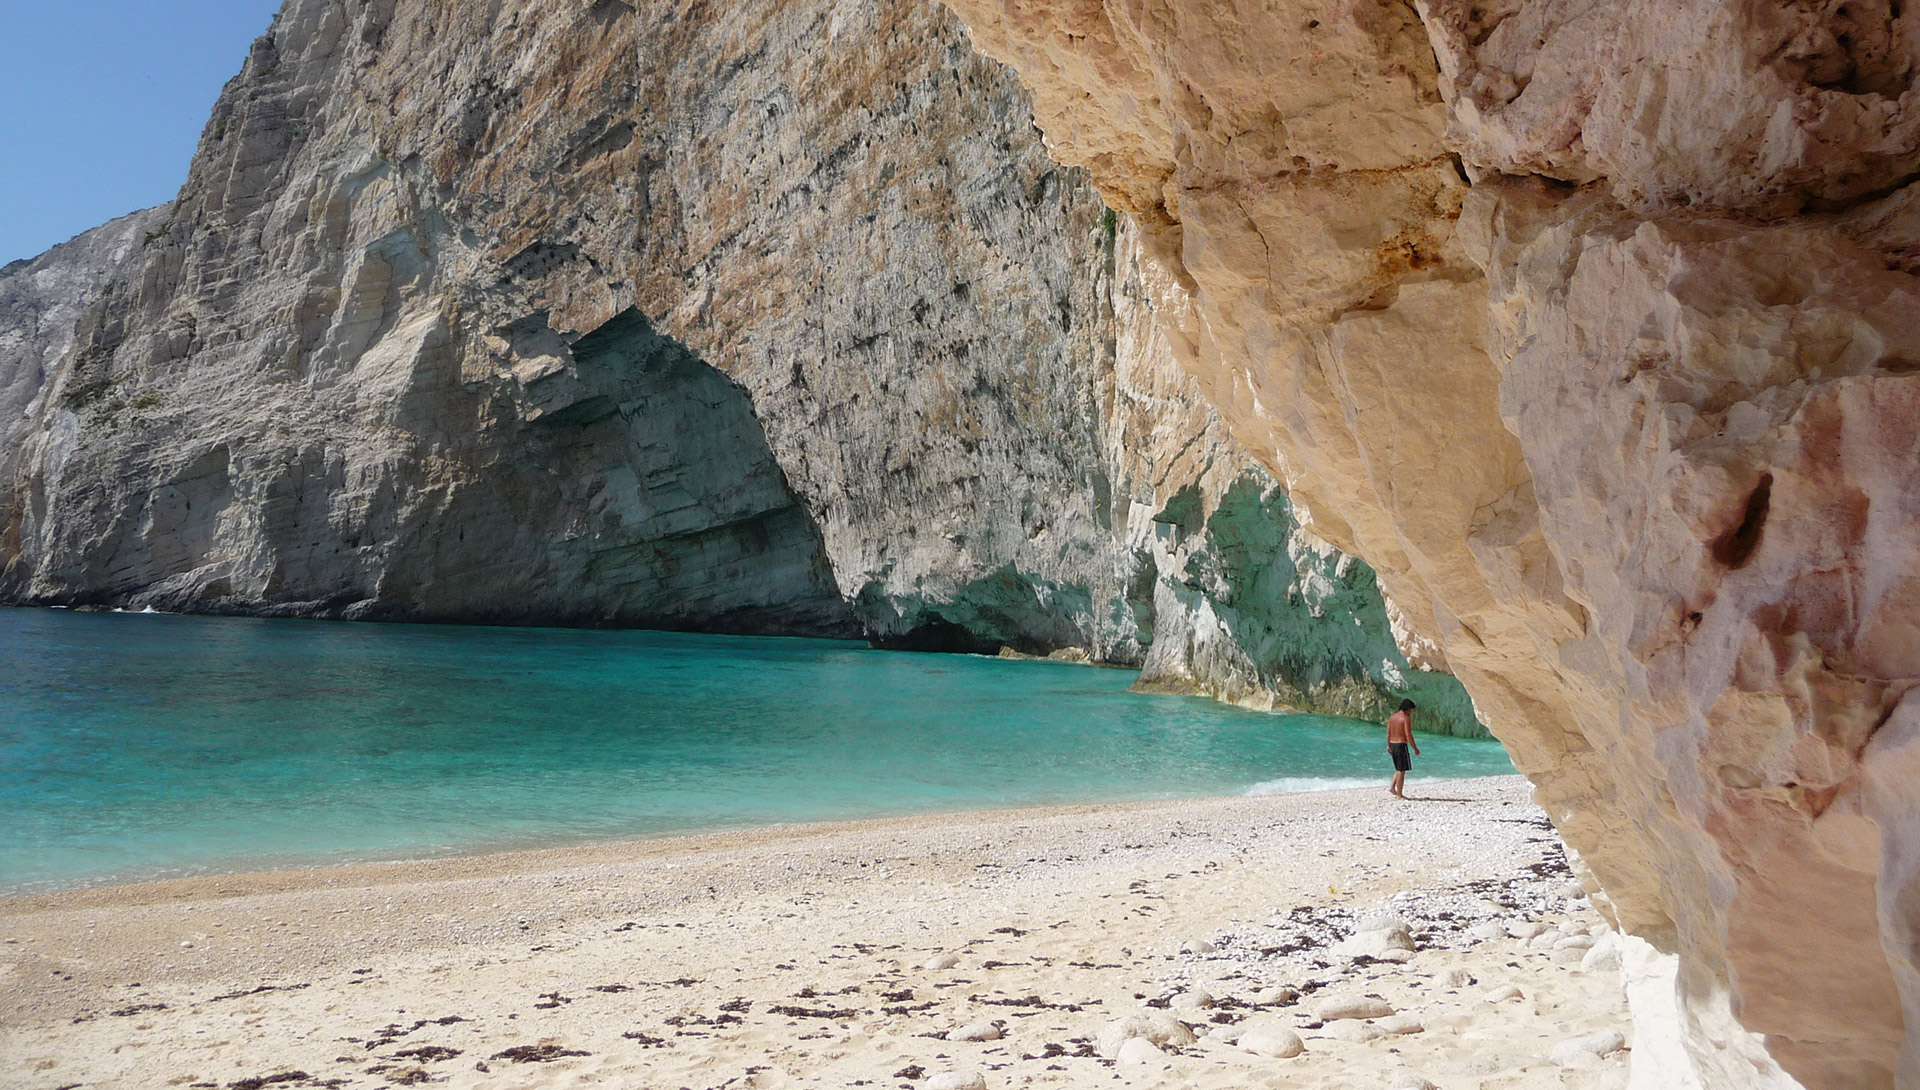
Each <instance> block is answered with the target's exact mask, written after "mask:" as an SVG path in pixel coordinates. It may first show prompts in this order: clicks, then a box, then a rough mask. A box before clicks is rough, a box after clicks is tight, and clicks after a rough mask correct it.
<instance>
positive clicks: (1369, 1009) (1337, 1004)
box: [1313, 995, 1393, 1022]
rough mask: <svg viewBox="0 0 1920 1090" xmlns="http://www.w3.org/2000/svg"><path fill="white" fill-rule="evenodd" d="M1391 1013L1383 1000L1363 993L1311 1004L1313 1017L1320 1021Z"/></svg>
mask: <svg viewBox="0 0 1920 1090" xmlns="http://www.w3.org/2000/svg"><path fill="white" fill-rule="evenodd" d="M1392 1013H1393V1008H1392V1007H1391V1006H1389V1005H1388V1004H1387V1003H1386V1002H1385V1001H1383V1000H1379V999H1374V998H1373V997H1371V996H1365V995H1354V996H1333V997H1330V998H1327V999H1322V1000H1321V1001H1319V1002H1318V1003H1315V1004H1314V1005H1313V1016H1314V1018H1316V1019H1318V1020H1320V1021H1322V1022H1332V1021H1336V1020H1339V1019H1349V1018H1363V1019H1364V1018H1385V1017H1387V1016H1388V1015H1390V1014H1392Z"/></svg>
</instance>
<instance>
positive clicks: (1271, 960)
mask: <svg viewBox="0 0 1920 1090" xmlns="http://www.w3.org/2000/svg"><path fill="white" fill-rule="evenodd" d="M1419 794H1420V800H1419V801H1414V802H1409V803H1406V804H1391V803H1390V800H1387V799H1386V798H1385V792H1384V786H1383V787H1382V789H1381V790H1379V791H1377V792H1376V791H1372V790H1352V791H1328V792H1314V793H1307V794H1291V795H1287V794H1276V795H1265V796H1238V797H1228V798H1222V799H1207V800H1178V801H1159V802H1142V803H1128V804H1119V805H1104V806H1100V805H1095V806H1069V807H1050V808H1042V809H1019V810H1002V811H994V812H986V813H981V812H974V813H969V814H962V815H921V816H914V817H907V818H891V819H871V820H865V821H857V822H839V823H822V824H810V825H802V826H785V827H775V828H762V829H756V830H751V831H736V832H725V833H707V834H700V835H696V836H691V837H671V838H658V839H649V840H641V841H623V842H618V843H608V844H600V845H591V846H585V847H574V848H555V849H542V850H536V851H527V852H514V853H506V854H499V855H492V856H468V857H460V858H452V859H444V860H430V861H425V862H414V863H385V864H361V865H356V866H350V867H343V868H325V869H313V870H305V871H272V872H259V873H255V874H248V875H222V876H205V877H195V878H186V879H174V880H169V881H164V882H157V883H146V884H140V885H126V886H109V887H96V888H93V889H88V890H79V891H72V892H68V893H63V894H35V895H29V896H25V897H16V898H9V899H6V900H0V1075H4V1076H5V1078H0V1081H4V1082H6V1083H7V1085H9V1086H16V1085H17V1086H20V1087H22V1088H23V1090H35V1088H42V1087H44V1090H55V1088H56V1087H61V1086H68V1085H72V1084H74V1083H80V1084H82V1085H84V1086H85V1087H88V1088H89V1090H91V1088H94V1087H134V1086H158V1085H177V1086H183V1087H192V1086H195V1085H196V1084H198V1085H200V1086H203V1087H204V1086H207V1085H212V1086H215V1087H220V1088H224V1090H231V1088H234V1087H248V1086H266V1085H274V1086H281V1085H284V1086H288V1087H295V1086H330V1087H331V1086H341V1087H346V1086H352V1087H384V1086H391V1085H412V1084H414V1083H421V1082H436V1083H439V1082H445V1083H446V1084H448V1085H450V1086H454V1087H480V1086H513V1087H545V1086H562V1085H564V1086H576V1085H583V1084H587V1083H593V1082H610V1083H613V1084H615V1085H635V1086H640V1085H644V1086H668V1087H680V1086H687V1087H694V1088H708V1087H719V1086H723V1085H726V1086H732V1087H743V1088H744V1087H756V1088H760V1090H774V1088H785V1087H800V1086H851V1085H874V1086H889V1087H897V1086H902V1085H905V1086H909V1087H912V1088H915V1090H930V1088H931V1087H932V1086H934V1085H936V1083H935V1082H934V1076H938V1075H943V1074H945V1075H954V1076H956V1077H965V1078H971V1076H973V1075H978V1076H980V1078H981V1079H982V1081H983V1082H984V1083H985V1085H987V1086H989V1087H993V1088H998V1087H1010V1086H1028V1085H1033V1086H1041V1085H1053V1084H1057V1085H1066V1086H1077V1085H1086V1084H1089V1083H1091V1082H1093V1081H1113V1080H1115V1079H1119V1080H1122V1081H1123V1082H1124V1083H1125V1084H1128V1085H1134V1084H1138V1085H1154V1086H1158V1085H1163V1084H1164V1085H1169V1086H1176V1085H1188V1084H1191V1085H1194V1086H1197V1087H1200V1088H1202V1090H1213V1088H1218V1090H1227V1088H1228V1087H1234V1088H1237V1087H1242V1086H1250V1085H1279V1084H1281V1083H1278V1082H1274V1080H1275V1079H1280V1080H1282V1081H1283V1082H1284V1084H1285V1085H1300V1086H1325V1087H1328V1088H1333V1087H1345V1086H1354V1087H1360V1086H1370V1087H1381V1086H1387V1085H1398V1084H1399V1083H1398V1082H1397V1081H1395V1080H1397V1079H1398V1077H1399V1075H1400V1074H1402V1073H1405V1072H1406V1071H1418V1072H1422V1073H1423V1074H1422V1075H1421V1076H1420V1077H1421V1078H1426V1079H1430V1080H1433V1081H1435V1082H1436V1083H1438V1084H1439V1085H1454V1084H1456V1083H1459V1082H1460V1081H1461V1079H1463V1078H1466V1077H1467V1075H1468V1073H1469V1072H1474V1073H1475V1074H1473V1075H1472V1081H1470V1082H1468V1083H1466V1084H1468V1085H1486V1086H1490V1087H1508V1086H1513V1087H1518V1086H1526V1085H1538V1084H1539V1080H1540V1079H1541V1078H1544V1077H1547V1076H1548V1075H1549V1074H1551V1076H1552V1078H1554V1079H1556V1080H1558V1082H1557V1083H1556V1084H1557V1085H1565V1086H1572V1087H1593V1088H1595V1090H1598V1088H1600V1087H1607V1086H1614V1085H1617V1084H1618V1081H1619V1080H1620V1079H1622V1078H1624V1063H1623V1059H1622V1053H1621V1052H1620V1051H1619V1050H1618V1049H1617V1048H1610V1049H1607V1050H1606V1052H1607V1053H1608V1055H1607V1057H1606V1058H1602V1056H1601V1055H1600V1054H1598V1053H1596V1054H1594V1055H1592V1056H1586V1055H1585V1054H1584V1053H1583V1054H1581V1056H1580V1057H1574V1058H1572V1059H1569V1058H1568V1057H1567V1056H1564V1055H1562V1054H1561V1053H1560V1052H1556V1051H1555V1049H1556V1048H1557V1047H1558V1045H1559V1044H1561V1043H1563V1042H1562V1038H1563V1037H1569V1036H1573V1035H1576V1034H1586V1035H1589V1036H1591V1035H1593V1034H1596V1033H1599V1034H1607V1033H1612V1032H1615V1031H1620V1030H1624V1028H1625V1027H1626V1025H1627V1024H1628V1020H1627V1015H1626V1011H1625V1004H1624V1001H1623V999H1622V997H1621V994H1620V985H1619V980H1618V972H1617V971H1611V972H1610V971H1608V969H1607V967H1606V966H1604V965H1596V966H1592V967H1590V970H1591V971H1590V970H1589V969H1583V968H1582V967H1581V963H1582V962H1583V961H1584V960H1587V955H1586V952H1587V950H1588V948H1590V947H1593V946H1595V945H1604V943H1605V942H1606V941H1607V939H1606V932H1605V929H1604V925H1603V924H1602V923H1601V921H1600V919H1599V917H1598V916H1597V915H1596V914H1595V913H1594V912H1593V910H1592V909H1591V907H1590V906H1587V905H1586V903H1585V902H1584V900H1580V899H1578V898H1571V899H1570V898H1569V897H1568V894H1569V893H1570V892H1572V893H1577V892H1578V890H1577V889H1571V890H1570V889H1569V888H1568V886H1567V874H1566V871H1565V863H1564V857H1563V856H1562V855H1561V849H1560V846H1559V841H1558V838H1557V837H1555V836H1554V835H1553V834H1552V832H1551V830H1550V828H1549V827H1548V826H1547V825H1546V823H1545V820H1544V816H1543V815H1541V814H1540V813H1539V811H1538V810H1537V809H1536V808H1534V807H1533V806H1532V804H1531V802H1530V801H1529V798H1530V789H1529V787H1528V786H1527V784H1526V783H1525V781H1524V780H1522V779H1521V778H1520V777H1517V776H1513V777H1489V778H1481V779H1472V780H1453V781H1430V782H1429V783H1428V784H1425V785H1422V789H1421V791H1420V793H1419ZM1393 917H1397V918H1393ZM1516 934H1525V935H1526V938H1524V939H1519V938H1514V937H1513V936H1514V935H1516ZM1408 948H1411V949H1408ZM1506 988H1511V989H1514V990H1515V993H1516V994H1514V995H1504V992H1502V990H1503V989H1506ZM1495 992H1502V995H1503V997H1502V998H1497V999H1490V998H1489V996H1490V995H1492V994H1493V993H1495ZM1202 993H1204V994H1202ZM1369 996H1371V997H1373V998H1372V999H1371V1000H1370V1003H1371V1004H1372V1005H1373V1007H1374V1008H1375V1009H1373V1013H1372V1016H1371V1017H1351V1018H1343V1017H1335V1016H1333V1015H1331V1014H1329V1013H1328V1008H1327V1006H1326V1004H1328V1003H1329V1002H1331V1001H1332V1000H1334V999H1341V1000H1343V1001H1345V1000H1352V1001H1354V1002H1358V1001H1359V1000H1362V999H1366V998H1367V997H1369ZM1380 1005H1385V1006H1390V1007H1392V1008H1393V1010H1392V1013H1391V1014H1382V1013H1380V1010H1379V1009H1377V1008H1378V1007H1379V1006H1380ZM1363 1006H1364V1005H1363ZM1363 1013H1364V1012H1363ZM1169 1020H1172V1021H1176V1022H1179V1023H1180V1028H1179V1029H1178V1030H1177V1031H1175V1030H1173V1029H1171V1028H1170V1027H1169V1024H1168V1023H1169ZM1129 1027H1130V1028H1129ZM1156 1027H1157V1028H1156ZM1116 1035H1119V1036H1120V1038H1121V1040H1118V1041H1109V1040H1107V1039H1108V1038H1113V1037H1115V1036H1116ZM1156 1035H1158V1036H1159V1038H1160V1039H1159V1040H1158V1041H1157V1042H1152V1043H1148V1042H1149V1041H1150V1040H1151V1039H1152V1038H1154V1037H1155V1036H1156ZM1287 1035H1295V1036H1297V1037H1298V1038H1299V1043H1300V1044H1301V1048H1302V1051H1301V1052H1300V1053H1299V1054H1298V1055H1296V1056H1292V1057H1291V1058H1285V1057H1281V1056H1279V1055H1278V1054H1272V1053H1273V1050H1271V1049H1268V1050H1267V1051H1266V1052H1263V1051H1261V1049H1262V1048H1265V1047H1266V1045H1267V1044H1269V1043H1271V1042H1272V1041H1274V1040H1278V1041H1280V1042H1281V1043H1282V1044H1283V1045H1285V1044H1286V1040H1287ZM1135 1041H1139V1042H1141V1043H1137V1044H1136V1043H1134V1042H1135ZM1109 1044H1111V1045H1112V1047H1107V1046H1108V1045H1109ZM1123 1047H1124V1050H1125V1054H1124V1055H1123V1054H1122V1049H1123ZM1280 1051H1281V1052H1284V1051H1286V1049H1285V1048H1281V1049H1280ZM1583 1057H1584V1058H1583ZM1559 1060H1567V1062H1566V1063H1561V1062H1559ZM1482 1069H1485V1070H1484V1073H1480V1072H1481V1071H1482ZM916 1072H917V1074H913V1073H916ZM903 1073H907V1074H903ZM269 1079H275V1080H277V1081H275V1082H272V1083H269V1082H266V1081H264V1080H269ZM252 1080H263V1081H260V1082H254V1081H252ZM949 1084H950V1085H953V1086H956V1087H959V1086H966V1085H978V1084H974V1083H971V1082H951V1081H950V1082H949V1083H940V1084H938V1085H949ZM1408 1085H1419V1084H1418V1083H1408Z"/></svg>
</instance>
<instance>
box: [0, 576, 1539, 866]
mask: <svg viewBox="0 0 1920 1090" xmlns="http://www.w3.org/2000/svg"><path fill="white" fill-rule="evenodd" d="M1133 676H1134V675H1133V674H1132V673H1131V672H1129V671H1122V670H1106V669H1096V668H1090V667H1084V666H1073V665H1066V664H1061V663H1053V662H1030V661H1007V660H999V659H988V658H976V657H968V656H956V655H915V654H904V653H897V652H886V651H874V650H869V649H867V648H866V647H865V646H863V645H860V644H852V643H840V642H833V641H825V640H795V639H765V638H746V637H729V636H703V635H686V634H677V633H659V632H596V631H577V630H562V629H513V628H467V627H442V626H424V625H367V624H330V623H324V622H308V621H285V620H273V621H267V620H242V619H227V618H207V617H176V616H159V615H137V614H106V613H74V612H66V611H59V610H25V609H0V679H4V681H0V893H20V892H27V891H34V890H43V889H57V888H65V887H72V886H79V885H87V884H93V883H99V882H110V881H127V880H134V879H141V878H152V877H163V876H170V875H180V874H194V873H204V872H222V871H235V870H241V869H255V868H262V867H276V866H292V865H304V864H312V863H337V862H348V861H357V860H376V859H402V858H421V857H425V856H432V855H445V854H455V853H468V852H477V851H486V850H494V849H504V848H514V847H528V846H536V845H551V844H564V843H578V842H582V841H589V840H598V839H608V838H619V837H634V836H649V835H658V834H663V833H670V832H682V831H691V830H701V829H714V828H732V827H741V826H753V825H767V824H774V823H780V822H799V821H817V820H825V819H836V818H857V817H873V816H880V815H890V814H910V813H925V812H944V811H958V810H975V809H990V808H998V807H1006V806H1024V805H1033V804H1047V803H1077V802H1107V801H1120V800H1133V799H1157V798H1177V797H1196V796H1207V795H1229V794H1243V793H1250V792H1252V793H1257V792H1268V791H1277V790H1294V789H1308V788H1313V787H1323V786H1359V785H1362V784H1366V785H1381V786H1383V785H1384V784H1385V782H1386V779H1387V776H1388V775H1389V774H1390V769H1389V768H1388V766H1387V763H1386V758H1385V752H1384V745H1383V734H1382V731H1381V729H1380V728H1379V727H1376V726H1371V725H1368V724H1362V723H1356V722H1353V721H1350V720H1341V719H1328V718H1323V717H1319V716H1302V715H1272V714H1265V713H1259V712H1248V711H1243V710H1239V709H1235V708H1230V707H1226V706H1224V705H1221V704H1217V703H1215V702H1213V701H1209V700H1204V699H1199V698H1192V697H1169V696H1143V695H1137V694H1132V693H1128V692H1127V691H1126V690H1127V687H1128V685H1130V684H1131V683H1132V681H1133ZM1421 748H1422V749H1423V750H1424V751H1425V757H1424V759H1422V760H1420V761H1419V762H1418V764H1417V771H1416V773H1415V775H1414V777H1413V778H1414V779H1416V780H1418V779H1421V778H1433V777H1443V776H1476V775H1494V774H1502V773H1510V772H1512V771H1513V767H1512V765H1511V764H1510V763H1509V762H1508V760H1507V757H1506V754H1505V752H1504V751H1503V750H1502V749H1501V748H1500V746H1499V745H1498V744H1497V743H1494V742H1488V741H1470V740H1466V739H1454V738H1441V737H1433V738H1428V737H1424V736H1423V737H1422V739H1421Z"/></svg>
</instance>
